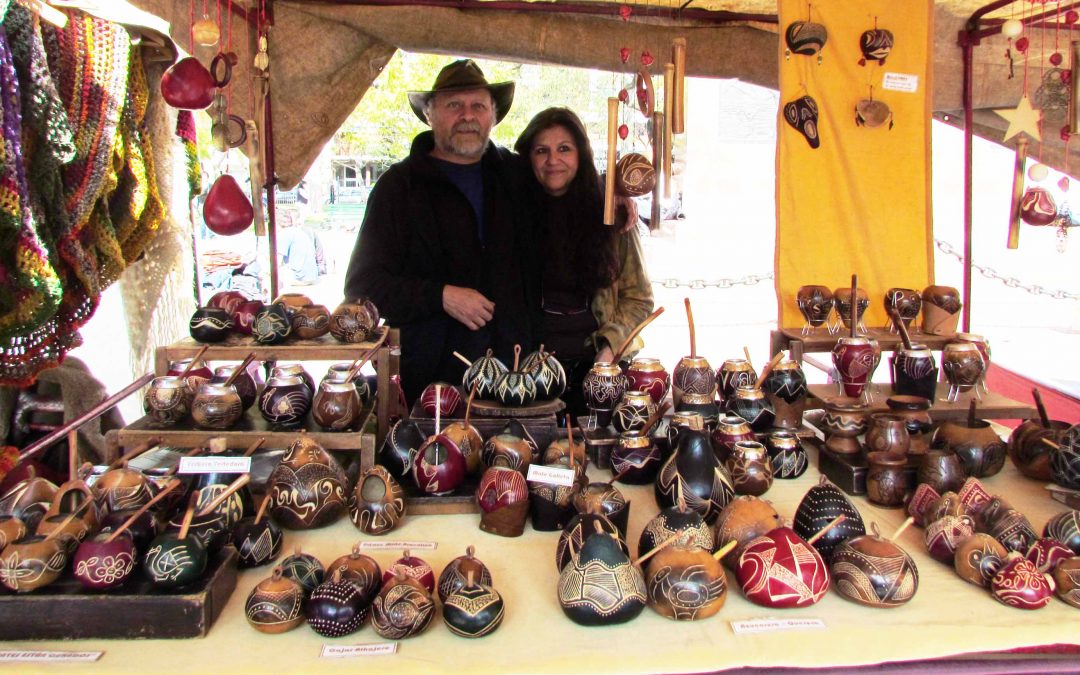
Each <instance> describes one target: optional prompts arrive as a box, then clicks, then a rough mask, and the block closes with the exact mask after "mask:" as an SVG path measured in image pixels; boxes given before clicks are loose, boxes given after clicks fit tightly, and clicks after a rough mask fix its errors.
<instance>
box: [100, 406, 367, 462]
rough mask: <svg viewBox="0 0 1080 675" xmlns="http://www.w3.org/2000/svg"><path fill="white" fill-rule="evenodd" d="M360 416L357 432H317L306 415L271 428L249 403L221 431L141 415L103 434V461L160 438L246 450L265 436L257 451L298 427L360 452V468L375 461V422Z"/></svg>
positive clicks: (327, 443) (285, 443) (286, 439)
mask: <svg viewBox="0 0 1080 675" xmlns="http://www.w3.org/2000/svg"><path fill="white" fill-rule="evenodd" d="M362 418H363V419H364V423H363V424H362V425H361V427H360V430H359V431H321V430H318V429H319V426H318V425H317V424H315V421H314V420H312V419H311V415H310V414H309V415H308V418H307V420H306V421H305V423H304V424H303V425H302V426H301V427H299V428H297V429H287V430H283V429H272V428H270V425H269V424H267V422H266V420H264V419H263V418H262V415H260V414H259V411H258V410H257V409H256V408H255V407H254V406H252V408H251V409H250V410H248V411H247V412H246V413H245V414H244V417H242V418H241V419H240V421H239V422H238V423H237V424H236V425H234V426H233V428H232V429H227V430H224V431H213V430H207V429H199V428H198V427H196V426H195V425H194V424H193V423H192V422H190V421H188V422H186V423H184V424H177V425H175V426H172V427H158V426H156V425H154V424H153V423H152V422H151V421H150V419H149V418H147V417H141V418H139V419H138V420H136V421H135V422H133V423H131V424H129V425H128V426H126V427H124V428H123V429H112V430H110V431H109V432H107V433H106V434H105V446H106V453H105V458H104V459H105V461H106V462H112V461H115V460H116V458H117V457H119V456H120V455H121V454H122V452H121V449H122V448H131V447H134V446H136V445H138V444H140V443H143V442H146V441H150V440H153V439H155V438H157V439H160V443H159V444H160V445H162V446H166V447H171V448H194V447H197V446H199V445H205V444H206V441H207V440H208V439H210V438H215V437H220V438H224V439H225V443H226V447H229V448H236V449H246V448H247V447H248V446H250V445H251V444H252V443H254V442H255V441H256V440H258V439H259V438H265V439H266V441H265V442H264V443H263V445H262V449H261V450H260V451H259V452H262V451H264V450H268V449H270V448H287V447H289V446H290V445H292V443H293V441H295V440H296V436H297V434H299V433H300V431H301V430H304V429H311V431H306V432H305V433H306V434H307V435H308V436H310V437H311V438H312V439H314V440H315V441H316V442H317V443H318V444H319V445H321V446H323V447H324V448H326V449H327V450H338V451H350V452H358V453H359V454H360V468H361V470H364V469H368V468H370V467H372V466H374V464H375V440H376V429H377V426H378V422H377V420H376V416H375V414H374V412H373V410H372V409H370V408H369V409H367V410H366V411H365V412H364V413H363V414H362Z"/></svg>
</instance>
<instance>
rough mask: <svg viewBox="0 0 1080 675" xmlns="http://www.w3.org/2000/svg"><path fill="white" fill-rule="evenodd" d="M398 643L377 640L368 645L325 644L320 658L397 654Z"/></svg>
mask: <svg viewBox="0 0 1080 675" xmlns="http://www.w3.org/2000/svg"><path fill="white" fill-rule="evenodd" d="M397 648H398V643H396V642H377V643H375V644H368V645H323V646H322V652H321V653H320V654H319V657H320V658H324V659H351V658H355V657H357V656H385V655H388V654H397Z"/></svg>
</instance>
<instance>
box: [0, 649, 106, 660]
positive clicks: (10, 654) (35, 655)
mask: <svg viewBox="0 0 1080 675" xmlns="http://www.w3.org/2000/svg"><path fill="white" fill-rule="evenodd" d="M103 654H105V652H58V651H24V650H21V649H5V650H3V651H0V663H64V662H72V661H84V662H85V661H97V660H98V659H100V658H101V657H102V655H103Z"/></svg>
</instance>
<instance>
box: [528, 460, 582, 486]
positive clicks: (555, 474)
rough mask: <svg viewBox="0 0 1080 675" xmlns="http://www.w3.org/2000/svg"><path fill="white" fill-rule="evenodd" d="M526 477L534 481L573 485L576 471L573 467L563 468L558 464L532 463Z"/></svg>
mask: <svg viewBox="0 0 1080 675" xmlns="http://www.w3.org/2000/svg"><path fill="white" fill-rule="evenodd" d="M525 479H526V480H528V481H529V482H532V483H547V484H548V485H565V486H566V487H572V486H573V485H574V471H573V469H563V468H561V467H557V466H540V465H538V464H530V465H529V475H528V476H526V477H525Z"/></svg>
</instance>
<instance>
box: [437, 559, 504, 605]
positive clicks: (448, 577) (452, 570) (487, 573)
mask: <svg viewBox="0 0 1080 675" xmlns="http://www.w3.org/2000/svg"><path fill="white" fill-rule="evenodd" d="M475 554H476V549H475V548H474V547H472V546H469V547H467V548H466V549H465V555H462V556H458V557H456V558H454V559H453V560H451V561H450V563H449V564H448V565H447V566H446V567H444V568H443V571H442V573H441V574H439V582H438V585H437V586H436V588H437V589H438V591H439V600H441V601H442V602H446V599H447V598H448V597H450V595H452V594H453V593H455V592H457V591H458V590H460V589H461V588H464V586H465V584H466V582H467V581H468V578H469V574H470V573H471V574H472V576H473V580H474V581H475V582H476V583H480V584H484V585H485V586H490V585H491V570H489V569H488V568H487V565H485V564H484V563H483V562H481V561H480V559H479V558H477V557H476V555H475Z"/></svg>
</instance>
